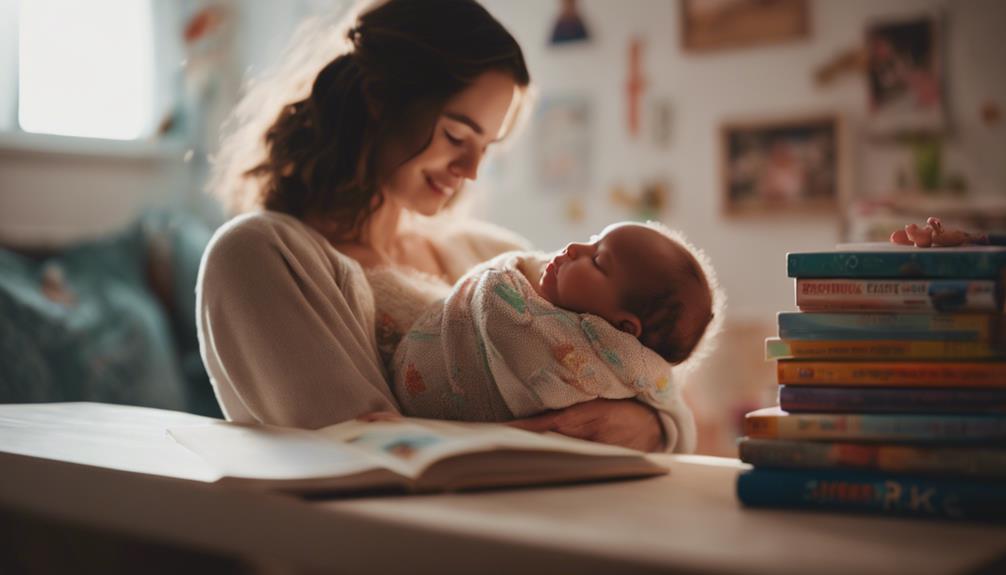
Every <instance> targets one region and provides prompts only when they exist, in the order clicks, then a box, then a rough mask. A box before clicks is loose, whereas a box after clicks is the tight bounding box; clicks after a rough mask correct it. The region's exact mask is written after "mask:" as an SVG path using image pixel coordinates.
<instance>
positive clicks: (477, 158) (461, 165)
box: [450, 151, 482, 180]
mask: <svg viewBox="0 0 1006 575" xmlns="http://www.w3.org/2000/svg"><path fill="white" fill-rule="evenodd" d="M481 162H482V154H480V153H478V152H475V151H470V152H465V153H464V154H462V155H461V156H460V157H459V158H457V159H455V160H454V161H453V162H451V164H450V168H451V173H452V174H453V175H455V176H458V177H459V178H465V179H466V180H475V179H477V178H478V177H479V164H480V163H481Z"/></svg>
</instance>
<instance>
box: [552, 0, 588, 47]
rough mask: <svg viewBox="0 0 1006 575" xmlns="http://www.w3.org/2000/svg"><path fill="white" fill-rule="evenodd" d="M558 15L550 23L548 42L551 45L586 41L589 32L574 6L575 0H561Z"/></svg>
mask: <svg viewBox="0 0 1006 575" xmlns="http://www.w3.org/2000/svg"><path fill="white" fill-rule="evenodd" d="M560 4H561V6H560V8H559V16H558V17H557V18H556V19H555V24H553V25H552V36H551V38H549V44H552V45H553V46H555V45H559V44H572V43H576V42H586V41H587V40H589V39H590V32H588V31H587V25H586V24H584V22H583V18H582V17H581V16H580V12H579V9H578V8H577V6H576V0H561V2H560Z"/></svg>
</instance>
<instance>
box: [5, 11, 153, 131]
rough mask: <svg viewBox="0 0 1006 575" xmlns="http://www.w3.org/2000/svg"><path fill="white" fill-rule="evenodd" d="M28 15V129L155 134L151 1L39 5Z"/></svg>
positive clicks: (23, 54) (24, 74) (23, 57)
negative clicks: (151, 132) (152, 117)
mask: <svg viewBox="0 0 1006 575" xmlns="http://www.w3.org/2000/svg"><path fill="white" fill-rule="evenodd" d="M20 12H21V13H20V20H19V28H18V32H19V34H18V36H19V43H18V51H19V65H18V69H19V93H18V102H19V105H18V121H19V123H20V125H21V129H23V130H25V131H26V132H36V133H45V134H59V135H65V136H81V137H91V138H109V139H117V140H129V139H136V138H139V137H142V136H145V135H147V134H148V133H150V131H151V129H152V125H151V124H152V121H151V107H152V94H151V93H152V85H153V78H152V63H153V46H152V43H153V41H152V38H153V34H152V30H151V29H152V19H151V13H150V3H149V2H147V1H140V0H88V1H87V2H81V1H80V0H31V1H30V2H22V3H21V7H20Z"/></svg>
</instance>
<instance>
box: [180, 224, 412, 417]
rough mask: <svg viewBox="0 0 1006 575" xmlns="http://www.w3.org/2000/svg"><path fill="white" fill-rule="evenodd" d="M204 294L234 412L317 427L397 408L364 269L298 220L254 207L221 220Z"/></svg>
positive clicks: (213, 369) (209, 357)
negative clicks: (376, 332) (380, 357)
mask: <svg viewBox="0 0 1006 575" xmlns="http://www.w3.org/2000/svg"><path fill="white" fill-rule="evenodd" d="M284 218H285V219H284ZM197 297H198V299H199V301H198V304H197V308H198V317H197V321H198V328H199V341H200V352H201V353H202V356H203V361H204V362H205V364H206V367H207V370H208V371H209V373H210V377H211V380H212V382H213V386H214V390H215V392H216V394H217V399H218V401H219V402H220V404H221V407H222V409H223V412H224V414H225V415H226V416H227V418H228V419H230V420H232V421H240V422H261V423H268V424H274V425H284V426H292V427H304V428H318V427H323V426H326V425H330V424H333V423H337V422H341V421H345V420H347V419H351V418H353V417H356V416H358V415H361V414H363V413H367V412H371V411H378V410H390V411H397V410H398V407H397V404H396V402H395V400H394V397H393V395H392V393H391V390H390V389H389V387H388V384H387V381H386V379H385V375H384V373H383V369H382V367H381V365H380V362H379V360H378V356H377V347H376V343H375V339H374V329H373V326H374V320H373V296H372V294H371V293H370V291H369V287H368V286H367V283H366V279H365V278H364V277H363V272H362V270H361V269H360V268H359V266H358V265H355V262H353V261H352V260H350V259H349V258H346V257H345V256H342V255H341V254H339V253H338V252H337V251H335V250H334V249H333V248H331V246H329V245H328V244H327V242H325V241H324V239H323V238H321V237H320V236H317V234H315V233H314V232H313V231H312V230H309V229H308V228H306V226H303V224H301V223H300V222H297V221H295V220H292V218H286V217H285V216H279V215H277V214H257V215H253V216H250V217H245V218H239V219H237V220H235V221H232V222H231V223H229V224H228V225H226V226H224V227H223V228H221V230H219V231H218V232H217V234H216V235H215V236H214V238H213V240H212V241H211V242H210V245H209V247H208V248H207V251H206V254H205V255H204V257H203V261H202V265H201V267H200V275H199V282H198V286H197Z"/></svg>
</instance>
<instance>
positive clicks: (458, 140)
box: [444, 130, 465, 147]
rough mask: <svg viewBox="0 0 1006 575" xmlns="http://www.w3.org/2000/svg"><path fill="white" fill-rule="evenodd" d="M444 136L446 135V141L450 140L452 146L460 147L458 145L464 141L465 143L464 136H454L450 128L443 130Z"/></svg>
mask: <svg viewBox="0 0 1006 575" xmlns="http://www.w3.org/2000/svg"><path fill="white" fill-rule="evenodd" d="M444 136H446V137H447V141H448V142H450V143H451V144H452V145H454V146H459V147H460V146H462V145H464V143H465V140H464V138H459V137H458V136H455V135H454V134H452V133H451V131H450V130H444Z"/></svg>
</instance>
